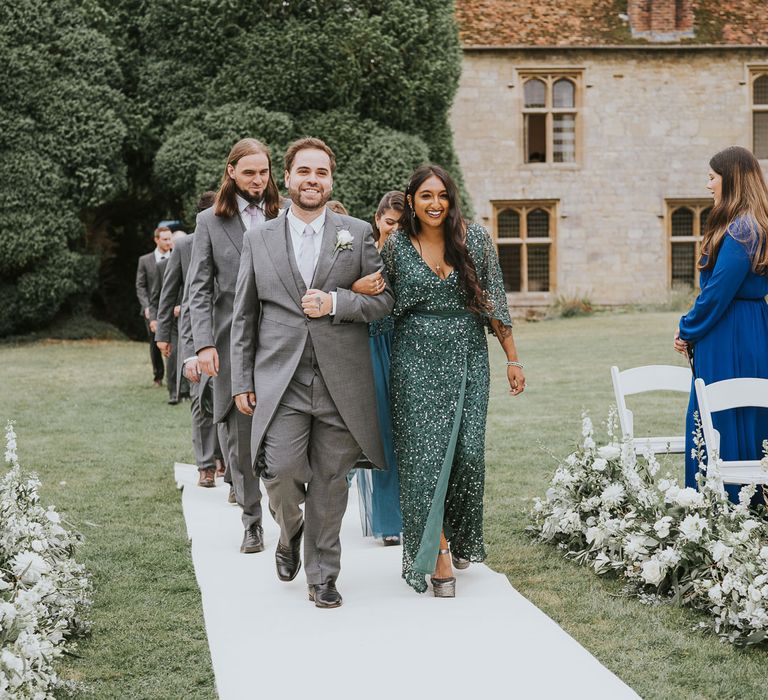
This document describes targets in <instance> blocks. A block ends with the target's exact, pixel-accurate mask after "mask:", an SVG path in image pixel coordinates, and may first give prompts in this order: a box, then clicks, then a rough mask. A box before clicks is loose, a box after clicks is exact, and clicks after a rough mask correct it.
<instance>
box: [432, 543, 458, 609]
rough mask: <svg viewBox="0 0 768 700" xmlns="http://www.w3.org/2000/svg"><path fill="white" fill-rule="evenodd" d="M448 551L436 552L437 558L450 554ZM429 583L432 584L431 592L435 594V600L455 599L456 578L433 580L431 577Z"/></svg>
mask: <svg viewBox="0 0 768 700" xmlns="http://www.w3.org/2000/svg"><path fill="white" fill-rule="evenodd" d="M450 553H451V552H450V550H448V549H441V550H439V551H438V556H439V555H440V554H450ZM430 581H431V582H432V591H433V592H434V594H435V598H455V597H456V577H455V576H451V577H450V578H435V577H434V576H432V577H431V578H430Z"/></svg>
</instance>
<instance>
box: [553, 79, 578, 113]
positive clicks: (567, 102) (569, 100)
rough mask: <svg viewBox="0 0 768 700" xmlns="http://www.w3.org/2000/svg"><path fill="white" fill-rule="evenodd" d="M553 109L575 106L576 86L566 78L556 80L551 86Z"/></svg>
mask: <svg viewBox="0 0 768 700" xmlns="http://www.w3.org/2000/svg"><path fill="white" fill-rule="evenodd" d="M552 96H553V104H552V106H553V107H570V108H573V107H575V106H576V86H575V85H574V84H573V82H572V81H570V80H568V79H567V78H560V80H556V81H555V84H554V85H553V86H552Z"/></svg>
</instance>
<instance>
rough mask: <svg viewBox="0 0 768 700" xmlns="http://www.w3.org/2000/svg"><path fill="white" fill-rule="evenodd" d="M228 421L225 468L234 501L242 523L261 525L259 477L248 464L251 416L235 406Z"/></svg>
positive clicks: (246, 526) (244, 524) (248, 525)
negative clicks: (238, 509)
mask: <svg viewBox="0 0 768 700" xmlns="http://www.w3.org/2000/svg"><path fill="white" fill-rule="evenodd" d="M225 421H226V424H227V468H228V469H229V476H230V478H231V479H232V487H233V488H234V489H235V500H237V505H239V506H240V507H241V508H242V509H243V527H245V528H246V529H248V528H249V527H251V525H261V489H260V488H259V477H258V476H256V475H255V474H254V473H253V468H252V466H251V464H252V462H251V417H250V416H246V415H244V414H242V413H240V411H238V410H237V408H236V407H235V406H233V407H232V409H231V410H230V412H229V413H228V414H227V417H226V418H225Z"/></svg>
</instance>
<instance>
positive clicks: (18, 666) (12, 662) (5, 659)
mask: <svg viewBox="0 0 768 700" xmlns="http://www.w3.org/2000/svg"><path fill="white" fill-rule="evenodd" d="M0 662H1V663H2V664H3V666H5V668H7V669H8V670H9V671H13V672H15V673H16V674H19V675H21V674H22V673H23V672H24V662H23V661H22V660H21V659H20V658H19V657H18V656H16V654H13V653H12V652H11V651H10V650H9V649H3V653H2V654H0ZM9 675H10V674H9Z"/></svg>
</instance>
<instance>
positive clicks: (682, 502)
mask: <svg viewBox="0 0 768 700" xmlns="http://www.w3.org/2000/svg"><path fill="white" fill-rule="evenodd" d="M675 503H677V505H679V506H683V508H701V507H702V506H703V505H704V496H703V494H701V493H699V492H698V491H697V490H696V489H693V488H691V487H690V486H687V487H686V488H684V489H682V490H681V491H678V492H677V495H676V496H675Z"/></svg>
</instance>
